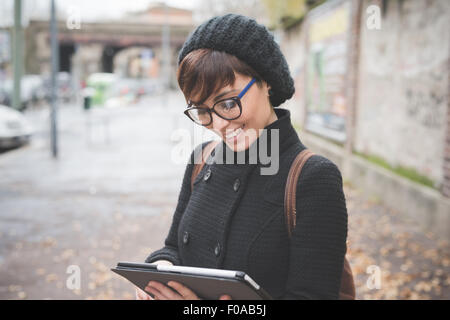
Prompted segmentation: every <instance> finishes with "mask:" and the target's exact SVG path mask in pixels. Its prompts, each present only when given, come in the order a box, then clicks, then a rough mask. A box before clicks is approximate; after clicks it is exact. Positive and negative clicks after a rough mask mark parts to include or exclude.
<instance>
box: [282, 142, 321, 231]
mask: <svg viewBox="0 0 450 320" xmlns="http://www.w3.org/2000/svg"><path fill="white" fill-rule="evenodd" d="M313 155H314V153H312V152H311V151H310V150H308V149H305V150H303V151H302V152H300V153H299V154H298V155H297V156H296V157H295V159H294V162H292V165H291V168H290V170H289V175H288V178H287V183H286V189H285V193H284V214H285V217H286V224H287V228H288V233H289V238H290V237H291V236H292V230H293V229H294V228H295V222H296V216H297V209H296V203H295V202H296V201H295V193H296V191H297V183H298V178H299V177H300V173H301V171H302V168H303V166H304V165H305V163H306V161H307V160H308V159H309V158H310V157H311V156H313Z"/></svg>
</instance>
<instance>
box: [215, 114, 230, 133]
mask: <svg viewBox="0 0 450 320" xmlns="http://www.w3.org/2000/svg"><path fill="white" fill-rule="evenodd" d="M212 119H213V122H212V129H213V130H214V131H216V132H217V133H219V134H221V133H222V132H224V128H225V127H227V126H228V124H229V123H230V120H225V119H222V118H221V117H219V116H218V115H217V114H215V113H214V112H213V113H212Z"/></svg>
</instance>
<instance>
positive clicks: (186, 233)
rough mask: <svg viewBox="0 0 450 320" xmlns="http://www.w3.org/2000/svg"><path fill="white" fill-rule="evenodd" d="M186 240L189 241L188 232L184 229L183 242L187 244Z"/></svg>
mask: <svg viewBox="0 0 450 320" xmlns="http://www.w3.org/2000/svg"><path fill="white" fill-rule="evenodd" d="M188 242H189V233H188V232H187V231H185V232H184V235H183V243H184V244H187V243H188Z"/></svg>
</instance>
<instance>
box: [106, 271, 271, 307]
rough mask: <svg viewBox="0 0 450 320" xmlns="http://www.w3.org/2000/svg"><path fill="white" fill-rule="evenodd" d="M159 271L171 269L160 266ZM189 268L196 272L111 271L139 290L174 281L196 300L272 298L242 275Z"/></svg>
mask: <svg viewBox="0 0 450 320" xmlns="http://www.w3.org/2000/svg"><path fill="white" fill-rule="evenodd" d="M160 268H161V266H160ZM162 269H171V268H170V267H169V268H165V267H162ZM175 269H176V268H175ZM181 269H183V268H181ZM191 269H196V272H189V273H187V272H173V271H168V270H158V269H157V265H156V264H151V263H133V262H119V263H118V264H117V266H116V267H115V268H112V269H111V270H112V271H113V272H115V273H117V274H119V275H121V276H122V277H124V278H126V279H127V280H129V281H130V282H132V283H133V284H134V285H136V286H137V287H139V288H140V289H142V290H144V289H145V287H146V286H147V284H148V283H149V281H152V280H153V281H158V282H160V283H164V284H167V282H169V281H176V282H179V283H182V284H184V285H185V286H187V287H188V288H190V289H191V290H192V291H193V292H195V293H196V294H197V296H198V297H199V298H201V299H206V300H217V299H219V297H220V296H221V295H223V294H228V295H230V296H231V298H232V299H233V300H264V299H265V300H272V297H271V296H270V295H269V294H268V293H267V292H266V291H265V290H264V289H263V288H261V287H260V286H258V285H257V284H256V283H255V282H254V281H253V280H252V279H251V278H250V277H249V276H248V275H246V274H245V272H242V271H225V270H218V269H209V270H214V271H216V270H217V271H219V272H220V271H222V273H223V275H222V276H220V275H219V276H217V275H210V274H208V272H204V271H203V270H206V271H208V270H207V269H206V268H191ZM195 273H196V274H195Z"/></svg>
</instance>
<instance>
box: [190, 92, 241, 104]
mask: <svg viewBox="0 0 450 320" xmlns="http://www.w3.org/2000/svg"><path fill="white" fill-rule="evenodd" d="M237 90H238V89H232V90H228V91H225V92H222V93H221V94H219V95H217V96H216V97H215V98H214V99H213V102H217V101H218V100H220V98H222V97H224V96H226V95H227V94H229V93H231V92H233V91H237ZM190 101H191V103H192V104H193V105H196V106H199V105H202V104H203V103H204V102H205V100H203V101H202V102H201V103H198V102H195V101H192V100H190Z"/></svg>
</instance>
